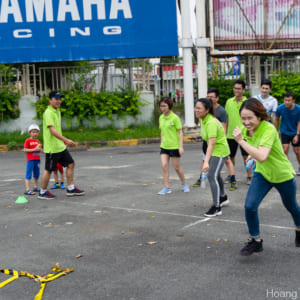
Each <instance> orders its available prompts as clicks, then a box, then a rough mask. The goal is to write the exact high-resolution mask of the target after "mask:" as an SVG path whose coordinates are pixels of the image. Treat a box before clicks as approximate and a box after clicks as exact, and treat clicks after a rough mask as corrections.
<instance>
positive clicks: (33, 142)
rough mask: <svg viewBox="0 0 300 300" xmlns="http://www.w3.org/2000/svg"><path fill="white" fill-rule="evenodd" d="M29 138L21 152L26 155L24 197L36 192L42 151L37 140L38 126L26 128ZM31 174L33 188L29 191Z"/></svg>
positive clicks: (33, 125)
mask: <svg viewBox="0 0 300 300" xmlns="http://www.w3.org/2000/svg"><path fill="white" fill-rule="evenodd" d="M28 133H29V134H30V138H28V139H26V140H25V143H24V149H23V151H24V152H25V153H27V166H26V175H25V186H26V190H25V193H24V194H25V195H35V192H36V191H38V180H39V177H40V160H41V159H40V152H41V151H42V145H40V142H39V140H38V139H37V137H38V135H39V133H40V128H39V126H37V125H35V124H32V125H30V126H29V128H28ZM32 173H33V181H34V188H33V190H32V191H31V190H30V180H31V176H32Z"/></svg>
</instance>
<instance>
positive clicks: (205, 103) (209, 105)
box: [197, 98, 215, 116]
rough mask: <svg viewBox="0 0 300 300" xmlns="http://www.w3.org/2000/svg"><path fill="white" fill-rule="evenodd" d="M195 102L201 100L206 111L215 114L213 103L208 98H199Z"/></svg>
mask: <svg viewBox="0 0 300 300" xmlns="http://www.w3.org/2000/svg"><path fill="white" fill-rule="evenodd" d="M197 102H201V103H202V104H203V106H204V107H205V109H206V110H208V113H209V114H211V115H213V116H214V115H215V109H214V106H213V103H212V101H211V100H210V99H207V98H200V99H198V100H197Z"/></svg>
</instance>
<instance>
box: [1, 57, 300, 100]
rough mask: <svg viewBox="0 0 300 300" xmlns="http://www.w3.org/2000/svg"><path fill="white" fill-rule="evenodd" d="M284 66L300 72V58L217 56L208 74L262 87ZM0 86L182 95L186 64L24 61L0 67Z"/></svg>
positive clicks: (35, 91) (24, 91) (31, 91)
mask: <svg viewBox="0 0 300 300" xmlns="http://www.w3.org/2000/svg"><path fill="white" fill-rule="evenodd" d="M197 67H198V66H196V65H194V66H193V86H194V92H195V91H196V90H197V85H198V79H197V74H198V72H197ZM279 69H284V70H287V71H289V72H300V58H299V57H293V58H282V59H280V58H275V57H269V58H262V57H260V56H248V57H242V58H241V59H237V57H232V58H230V59H219V58H218V59H214V58H211V59H210V62H209V63H208V69H207V73H208V77H215V78H220V77H222V78H225V79H235V78H237V77H240V76H241V75H242V76H243V77H244V78H245V80H246V82H247V84H248V85H249V87H250V88H252V87H254V88H255V87H259V85H260V82H261V79H262V78H270V77H271V76H272V72H276V71H277V70H279ZM0 71H1V76H0V89H1V88H3V87H5V86H7V85H8V84H10V85H11V84H14V85H15V87H16V89H18V90H20V92H21V95H33V96H36V95H45V94H47V93H49V91H50V90H68V89H70V88H72V87H76V88H77V89H81V90H82V91H88V90H94V91H97V92H98V91H100V90H106V91H114V90H116V89H119V88H120V87H121V88H125V87H127V86H130V87H132V88H133V89H134V90H135V89H140V90H144V91H152V92H154V94H155V95H165V96H174V93H176V96H175V97H176V99H177V100H178V101H179V102H180V101H181V100H182V98H183V95H184V91H183V65H182V64H176V65H174V64H173V65H171V64H169V65H168V64H163V65H162V64H151V61H150V60H149V59H138V60H133V59H132V60H121V61H110V62H109V61H104V62H103V61H102V62H93V63H90V64H88V65H85V66H56V67H37V66H36V65H35V64H24V65H21V68H20V69H16V68H12V69H10V71H7V70H0Z"/></svg>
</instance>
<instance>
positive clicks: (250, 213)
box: [245, 172, 300, 238]
mask: <svg viewBox="0 0 300 300" xmlns="http://www.w3.org/2000/svg"><path fill="white" fill-rule="evenodd" d="M272 187H275V188H276V189H277V190H278V192H279V194H280V196H281V200H282V203H283V205H284V207H285V208H286V209H287V210H288V211H289V213H290V214H291V215H292V217H293V220H294V223H295V225H296V227H297V228H300V206H299V205H298V203H297V200H296V190H297V184H296V180H295V178H293V179H291V180H288V181H285V182H281V183H271V182H269V181H267V180H266V179H265V178H264V177H263V176H262V175H261V174H260V173H256V172H255V173H254V174H253V178H252V180H251V184H250V187H249V190H248V193H247V196H246V201H245V216H246V221H247V225H248V230H249V233H250V236H251V237H252V238H259V234H260V232H259V219H258V213H257V209H258V206H259V205H260V203H261V201H262V200H263V199H264V197H265V196H266V195H267V193H268V192H269V191H270V190H271V188H272Z"/></svg>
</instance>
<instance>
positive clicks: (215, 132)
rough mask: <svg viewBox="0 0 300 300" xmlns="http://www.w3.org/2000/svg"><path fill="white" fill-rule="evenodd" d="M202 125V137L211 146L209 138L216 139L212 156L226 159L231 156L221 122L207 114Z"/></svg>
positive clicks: (201, 121)
mask: <svg viewBox="0 0 300 300" xmlns="http://www.w3.org/2000/svg"><path fill="white" fill-rule="evenodd" d="M200 123H201V136H202V138H203V139H204V140H205V141H206V142H207V143H208V145H209V140H208V139H209V138H216V143H215V146H214V150H213V153H212V156H216V157H221V156H222V157H226V156H228V155H229V154H230V150H229V146H228V143H227V139H226V136H225V130H224V128H223V126H222V124H221V122H220V121H219V120H217V119H216V118H215V117H214V116H213V115H211V114H207V116H206V117H205V119H204V120H200Z"/></svg>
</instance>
